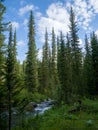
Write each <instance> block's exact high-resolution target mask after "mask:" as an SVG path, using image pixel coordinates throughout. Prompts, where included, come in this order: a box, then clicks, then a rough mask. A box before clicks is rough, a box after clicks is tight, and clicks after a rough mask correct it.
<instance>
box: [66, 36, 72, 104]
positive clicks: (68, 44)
mask: <svg viewBox="0 0 98 130" xmlns="http://www.w3.org/2000/svg"><path fill="white" fill-rule="evenodd" d="M65 55H66V59H65V60H66V64H65V66H66V70H65V71H66V91H67V100H68V101H67V102H68V103H69V102H70V101H71V98H72V86H73V84H72V54H71V42H70V38H69V35H68V34H67V36H66V46H65Z"/></svg>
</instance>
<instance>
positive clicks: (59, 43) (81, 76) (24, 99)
mask: <svg viewBox="0 0 98 130" xmlns="http://www.w3.org/2000/svg"><path fill="white" fill-rule="evenodd" d="M5 10H6V8H5V7H4V5H3V4H2V2H0V114H2V112H4V111H6V110H9V130H10V129H11V120H12V119H11V117H12V116H11V112H12V108H13V107H18V108H19V109H20V110H23V108H24V107H25V105H26V104H27V103H29V102H30V101H32V100H33V98H32V97H33V96H32V95H34V94H35V93H38V94H42V95H46V96H47V97H50V98H54V99H55V100H56V101H57V103H58V104H60V103H61V102H62V101H63V102H64V103H68V104H69V103H72V102H73V100H74V99H75V98H82V97H83V96H87V97H90V98H95V97H96V98H97V95H98V38H97V36H96V34H95V33H94V32H92V33H91V35H90V38H88V37H87V35H86V36H85V52H82V48H81V47H80V44H79V37H78V30H79V29H78V26H77V22H76V20H75V14H74V11H73V9H72V8H71V9H70V19H69V20H70V25H69V29H70V31H69V32H68V33H67V35H65V34H63V33H62V31H61V32H60V35H59V36H56V35H55V30H54V28H52V32H51V34H52V35H51V45H50V44H49V40H48V37H49V35H48V29H47V28H46V30H45V43H44V46H43V48H42V49H43V52H42V60H40V59H38V58H37V55H38V51H37V48H36V43H35V22H34V17H33V13H32V11H31V12H30V18H29V23H28V52H27V56H26V59H25V61H24V62H23V64H22V65H21V64H20V62H19V61H18V60H17V49H16V46H17V36H16V30H15V31H14V33H13V29H12V25H11V24H9V23H4V22H3V15H4V13H5ZM4 31H9V40H8V44H7V45H6V44H5V39H6V36H5V35H4ZM49 39H50V38H49ZM23 93H24V95H23ZM0 123H1V125H2V121H0Z"/></svg>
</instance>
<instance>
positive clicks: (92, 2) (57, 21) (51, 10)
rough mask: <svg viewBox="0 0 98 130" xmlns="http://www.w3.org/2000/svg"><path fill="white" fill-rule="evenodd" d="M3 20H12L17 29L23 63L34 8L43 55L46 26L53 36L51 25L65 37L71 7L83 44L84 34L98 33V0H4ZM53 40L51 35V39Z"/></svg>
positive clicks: (37, 38) (37, 36)
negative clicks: (30, 13) (31, 11)
mask: <svg viewBox="0 0 98 130" xmlns="http://www.w3.org/2000/svg"><path fill="white" fill-rule="evenodd" d="M4 5H5V6H6V14H5V16H4V19H5V20H6V21H11V22H12V25H13V29H14V28H16V30H17V51H18V59H19V60H20V61H21V62H22V61H23V60H24V59H25V57H26V52H27V49H28V47H27V43H28V39H27V34H28V19H29V12H30V10H33V12H34V18H35V25H36V45H37V48H38V49H39V57H40V56H41V52H42V49H41V48H42V46H43V43H44V32H45V28H46V27H47V28H48V33H49V36H51V30H52V27H54V30H55V33H56V35H59V32H60V31H62V32H63V34H64V35H65V36H66V33H67V32H68V31H69V28H68V25H69V10H70V6H72V7H73V9H74V11H75V14H76V20H77V21H78V27H79V38H80V44H81V45H82V44H83V42H84V41H83V38H84V35H85V33H87V34H88V35H89V34H90V33H91V32H92V31H95V32H96V34H98V0H5V2H4ZM49 39H50V41H51V37H50V38H49Z"/></svg>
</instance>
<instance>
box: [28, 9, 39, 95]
mask: <svg viewBox="0 0 98 130" xmlns="http://www.w3.org/2000/svg"><path fill="white" fill-rule="evenodd" d="M28 39H29V41H28V53H27V61H26V87H27V89H28V90H29V92H33V93H34V92H35V91H37V88H38V71H37V51H36V44H35V23H34V17H33V13H32V11H31V12H30V18H29V33H28Z"/></svg>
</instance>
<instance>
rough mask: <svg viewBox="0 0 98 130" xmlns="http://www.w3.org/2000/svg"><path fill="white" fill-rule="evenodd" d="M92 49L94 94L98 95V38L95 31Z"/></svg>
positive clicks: (92, 37) (92, 38)
mask: <svg viewBox="0 0 98 130" xmlns="http://www.w3.org/2000/svg"><path fill="white" fill-rule="evenodd" d="M91 49H92V71H93V85H92V87H93V88H92V92H91V94H92V95H95V96H97V95H98V39H97V36H96V35H95V33H94V32H93V34H92V36H91Z"/></svg>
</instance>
